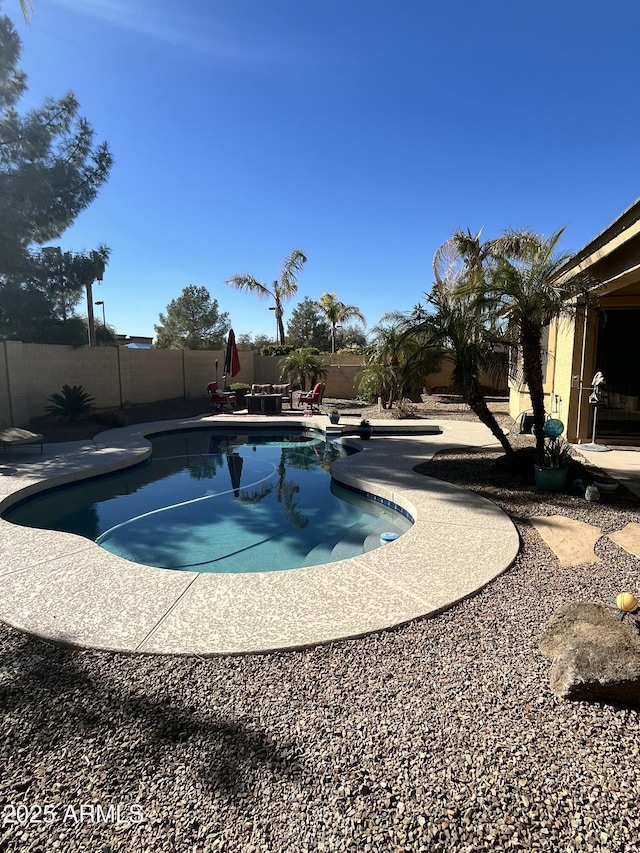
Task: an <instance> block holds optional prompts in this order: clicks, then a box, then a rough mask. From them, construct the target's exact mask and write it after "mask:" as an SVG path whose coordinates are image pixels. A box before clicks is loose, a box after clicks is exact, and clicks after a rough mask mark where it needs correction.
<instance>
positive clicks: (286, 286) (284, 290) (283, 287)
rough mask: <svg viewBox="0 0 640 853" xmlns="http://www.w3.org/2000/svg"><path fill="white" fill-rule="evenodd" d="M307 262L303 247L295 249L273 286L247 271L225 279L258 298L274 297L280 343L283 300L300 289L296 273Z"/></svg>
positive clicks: (280, 340)
mask: <svg viewBox="0 0 640 853" xmlns="http://www.w3.org/2000/svg"><path fill="white" fill-rule="evenodd" d="M306 262H307V257H306V255H305V254H304V252H303V251H302V250H301V249H294V250H293V251H292V252H291V254H290V255H289V256H288V257H287V258H285V259H284V261H283V262H282V269H281V271H280V278H278V279H277V280H276V281H274V282H273V285H272V286H271V288H269V287H267V285H266V284H261V283H260V282H259V281H257V279H255V278H254V277H253V276H252V275H248V274H247V273H245V274H243V275H232V276H231V278H229V279H227V280H226V281H225V284H230V285H231V286H232V287H235V288H237V289H238V290H249V291H251V292H252V293H255V294H256V296H257V297H258V299H270V298H271V299H273V300H274V302H275V303H276V304H275V308H274V309H272V310H275V314H276V324H277V327H278V338H279V340H278V343H279V344H280V345H281V346H284V339H285V335H284V323H283V322H282V316H283V310H282V302H283V300H285V299H291V297H292V296H293V295H294V294H295V293H296V291H297V290H298V282H297V279H296V274H297V273H299V272H300V270H301V269H302V267H303V264H305V263H306Z"/></svg>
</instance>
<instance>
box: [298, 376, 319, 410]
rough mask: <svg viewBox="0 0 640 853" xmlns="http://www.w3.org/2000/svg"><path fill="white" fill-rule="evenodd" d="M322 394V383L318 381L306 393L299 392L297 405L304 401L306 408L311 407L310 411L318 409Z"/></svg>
mask: <svg viewBox="0 0 640 853" xmlns="http://www.w3.org/2000/svg"><path fill="white" fill-rule="evenodd" d="M323 395H324V384H323V383H322V382H318V383H317V384H316V385H314V386H313V390H312V391H309V392H308V393H306V394H305V393H302V394H300V397H299V398H298V405H301V404H302V403H306V405H307V409H311V411H312V412H319V411H320V403H322V397H323Z"/></svg>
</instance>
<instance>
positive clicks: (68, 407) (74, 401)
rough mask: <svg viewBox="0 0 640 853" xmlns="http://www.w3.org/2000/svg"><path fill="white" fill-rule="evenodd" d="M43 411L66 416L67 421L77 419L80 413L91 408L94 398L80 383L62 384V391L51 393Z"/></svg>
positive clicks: (82, 413)
mask: <svg viewBox="0 0 640 853" xmlns="http://www.w3.org/2000/svg"><path fill="white" fill-rule="evenodd" d="M49 401H50V402H51V405H50V406H46V408H45V411H47V412H49V413H50V414H52V415H58V416H59V417H61V418H66V419H67V421H68V423H71V422H72V421H77V420H78V418H79V417H80V416H81V415H87V414H89V412H90V411H91V410H92V409H93V404H94V403H95V398H94V397H92V396H91V394H89V393H88V392H87V391H85V390H84V388H83V387H82V385H73V386H71V385H63V386H62V393H61V394H59V393H55V394H52V395H51V396H50V397H49V399H48V400H47V402H49Z"/></svg>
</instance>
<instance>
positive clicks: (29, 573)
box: [0, 415, 519, 655]
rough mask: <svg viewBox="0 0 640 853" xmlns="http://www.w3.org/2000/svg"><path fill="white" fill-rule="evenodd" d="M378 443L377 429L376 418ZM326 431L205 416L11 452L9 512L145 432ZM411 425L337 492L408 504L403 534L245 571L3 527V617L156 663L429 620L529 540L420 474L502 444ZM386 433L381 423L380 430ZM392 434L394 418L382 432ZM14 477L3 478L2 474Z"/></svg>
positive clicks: (110, 457) (341, 467) (54, 638)
mask: <svg viewBox="0 0 640 853" xmlns="http://www.w3.org/2000/svg"><path fill="white" fill-rule="evenodd" d="M372 423H373V427H374V436H375V427H376V425H377V424H376V421H373V422H372ZM282 424H286V425H287V426H288V427H290V426H292V425H294V424H295V425H296V426H298V425H299V426H303V427H307V426H308V427H311V428H313V429H317V430H321V431H328V430H325V428H326V427H327V426H328V424H327V420H326V417H322V416H314V417H311V418H309V417H301V416H299V417H296V416H293V417H292V416H291V415H287V416H283V417H280V418H278V417H268V418H266V417H264V416H255V417H251V416H247V415H241V416H237V415H236V416H233V415H219V416H216V417H211V416H206V417H202V418H198V419H193V418H190V419H181V420H173V421H161V422H154V423H147V424H136V425H132V426H130V427H124V428H122V429H117V430H108V431H105V432H103V433H100V434H99V435H98V436H96V438H95V439H94V440H93V441H87V442H72V443H69V444H66V445H47V444H46V443H45V453H44V454H43V456H42V457H39V456H36V455H35V454H33V453H30V452H29V449H26V448H25V449H22V450H20V451H16V452H15V454H14V453H12V454H8V455H7V457H6V462H5V460H3V462H5V464H3V465H1V466H0V474H2V473H5V472H6V469H7V468H9V473H8V475H7V476H0V512H1V511H4V510H5V509H6V508H7V507H8V506H9V505H11V504H12V503H14V502H15V501H17V500H21V499H22V498H24V497H26V496H27V495H28V494H33V493H34V492H37V491H41V490H42V489H43V488H50V487H51V486H55V485H61V484H64V483H69V482H73V481H75V480H78V479H82V478H85V477H87V476H95V475H96V474H102V473H108V472H111V471H115V470H119V469H121V468H124V467H128V466H130V465H133V464H137V463H139V462H141V461H143V460H144V459H146V458H148V456H149V455H150V452H151V448H150V444H149V442H148V441H147V439H146V438H145V435H149V434H151V433H158V432H163V431H170V430H176V429H197V428H202V427H209V426H223V425H224V426H225V427H228V426H236V425H238V426H249V425H250V426H256V425H263V426H269V427H273V426H279V425H282ZM420 424H421V425H422V428H423V429H424V428H425V427H427V428H428V427H431V428H433V424H432V423H431V424H429V423H425V422H424V421H421V422H420V421H416V422H415V423H414V424H411V423H407V422H402V425H401V428H402V429H403V431H405V432H406V431H407V428H409V429H415V430H416V432H415V433H409V434H403V435H402V436H393V435H389V434H385V435H384V436H380V437H374V438H373V439H372V440H371V441H368V442H360V441H359V440H357V439H348V440H349V441H350V442H354V443H355V444H356V445H358V446H360V447H361V448H362V452H361V453H356V454H354V455H351V456H348V457H345V458H343V459H340V460H338V461H337V462H334V463H333V465H332V468H331V473H332V476H333V477H334V479H335V480H336V481H337V482H338V483H344V484H345V485H347V486H351V487H353V488H356V489H359V490H361V491H363V492H365V493H371V494H373V495H376V496H378V497H379V498H381V499H383V500H388V501H390V502H391V503H394V504H397V505H398V506H400V507H403V508H404V509H405V510H406V511H407V512H409V513H410V514H411V515H412V516H413V518H414V519H415V523H414V525H413V526H412V527H411V529H410V530H409V531H407V532H406V533H405V534H403V535H402V536H401V537H400V538H399V539H397V540H396V541H394V542H390V543H388V544H386V545H384V546H382V547H381V548H378V549H375V550H373V551H369V552H366V553H364V554H362V555H359V556H357V557H352V558H350V559H348V560H341V561H339V562H335V563H329V564H324V565H319V566H309V567H306V568H303V569H292V570H287V571H275V572H263V573H248V574H199V573H196V572H171V571H168V570H165V569H155V568H151V567H148V566H142V565H139V564H136V563H131V562H129V561H126V560H124V559H122V558H120V557H117V556H116V555H114V554H111V553H109V552H108V551H105V550H104V549H102V548H100V547H99V546H98V545H96V544H95V543H93V542H90V541H88V540H86V539H83V538H82V537H79V536H76V535H74V534H70V533H60V532H57V531H49V530H36V529H32V528H25V527H19V526H17V525H14V524H11V523H9V522H7V521H5V520H4V519H0V580H1V582H2V588H3V595H2V600H1V601H0V619H2V620H3V621H4V622H6V623H8V624H9V625H11V626H13V627H14V628H16V629H18V630H20V631H24V632H27V633H30V634H34V635H36V636H38V637H40V638H42V639H44V640H47V641H50V642H54V643H58V644H62V645H70V646H79V647H82V648H95V649H102V650H107V651H118V652H144V653H153V654H192V655H226V654H247V653H259V652H272V651H283V650H290V649H299V648H305V647H309V646H314V645H318V644H323V643H331V642H336V641H339V640H345V639H349V638H354V637H359V636H363V635H365V634H368V633H371V632H374V631H379V630H383V629H387V628H393V627H396V626H398V625H402V624H404V623H406V622H410V621H412V620H414V619H417V618H422V617H427V616H433V615H435V614H436V613H439V612H441V611H443V610H446V609H448V608H450V607H453V606H454V605H455V604H456V603H457V602H459V601H461V600H462V599H464V598H467V597H469V596H470V595H473V594H475V593H477V592H478V591H479V590H480V589H481V588H482V587H483V586H485V585H486V584H487V583H489V582H490V581H491V580H493V579H494V578H495V577H497V576H498V575H499V574H501V573H502V572H503V571H505V570H506V569H507V568H508V567H509V566H510V565H511V564H512V563H513V560H514V559H515V557H516V555H517V553H518V548H519V538H518V534H517V531H516V529H515V527H514V525H513V523H512V522H511V520H510V519H509V518H508V516H507V515H506V514H505V513H504V512H503V511H502V510H500V509H499V508H498V507H497V506H496V505H495V504H493V503H492V502H491V501H489V500H487V499H485V498H482V497H480V496H479V495H476V494H475V493H473V492H470V491H467V490H465V489H461V488H459V487H457V486H453V485H452V484H450V483H447V482H445V481H442V480H436V479H434V478H431V477H425V476H423V475H420V474H417V473H416V472H415V471H413V468H414V467H415V465H416V464H418V463H419V462H420V461H424V460H425V459H428V458H431V456H433V454H434V453H436V452H438V451H440V450H443V449H445V448H448V447H458V446H463V447H464V446H486V445H496V446H498V445H497V443H496V442H495V440H494V439H493V436H491V433H490V432H489V431H488V430H487V429H486V427H484V426H483V425H482V424H480V423H479V422H478V423H477V424H476V423H471V422H469V421H443V422H442V424H441V430H442V431H441V433H440V434H436V435H434V434H430V435H421V434H419V432H417V431H418V430H419V429H420ZM383 425H384V426H383ZM379 426H380V428H384V429H385V430H386V431H388V430H389V429H390V427H389V422H388V421H384V422H382V423H381V424H379ZM3 469H4V470H3Z"/></svg>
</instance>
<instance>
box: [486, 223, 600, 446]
mask: <svg viewBox="0 0 640 853" xmlns="http://www.w3.org/2000/svg"><path fill="white" fill-rule="evenodd" d="M563 233H564V228H561V229H559V230H558V231H556V232H555V233H554V234H552V235H551V236H550V237H548V238H547V239H543V238H539V240H538V242H537V244H536V243H531V244H530V245H529V246H527V247H525V249H524V250H523V251H521V252H520V255H519V257H516V258H511V259H508V258H506V257H502V258H499V259H498V262H497V263H496V264H495V266H494V267H493V268H492V269H491V270H490V274H489V275H488V276H487V277H486V281H485V284H484V297H485V299H486V300H488V301H489V304H490V305H491V307H492V310H493V311H494V312H495V313H496V316H497V317H498V318H499V319H500V320H501V321H502V322H504V324H505V325H506V331H507V334H508V335H509V336H510V337H511V339H512V340H513V341H515V342H516V344H517V347H518V350H519V352H520V354H521V356H522V367H523V373H524V380H525V382H526V383H527V385H528V386H529V396H530V398H531V406H532V409H533V432H534V434H535V436H536V447H537V449H538V451H543V449H544V432H543V429H544V421H545V406H544V382H543V374H542V335H543V331H544V329H545V327H546V326H548V325H549V324H550V323H551V322H552V321H553V320H559V319H561V318H562V317H570V316H572V315H573V314H574V313H575V309H576V305H577V304H578V300H580V301H582V302H584V301H585V300H587V299H588V298H589V290H590V289H591V288H592V287H594V286H595V285H596V282H595V281H594V280H593V279H592V278H591V277H590V276H589V275H587V274H580V275H577V276H575V277H574V278H572V279H571V280H566V279H564V278H563V277H562V275H561V271H562V268H563V267H564V265H565V264H566V263H567V262H568V261H569V260H570V258H571V257H572V254H571V252H559V251H558V244H559V242H560V239H561V237H562V234H563Z"/></svg>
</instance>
